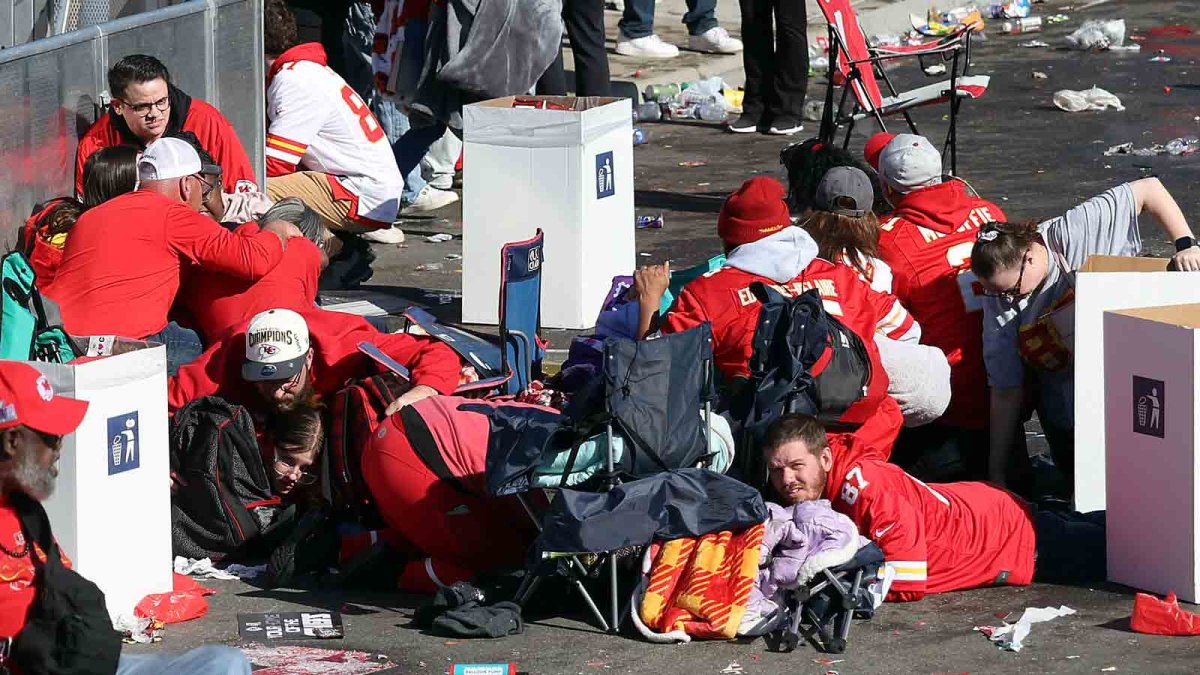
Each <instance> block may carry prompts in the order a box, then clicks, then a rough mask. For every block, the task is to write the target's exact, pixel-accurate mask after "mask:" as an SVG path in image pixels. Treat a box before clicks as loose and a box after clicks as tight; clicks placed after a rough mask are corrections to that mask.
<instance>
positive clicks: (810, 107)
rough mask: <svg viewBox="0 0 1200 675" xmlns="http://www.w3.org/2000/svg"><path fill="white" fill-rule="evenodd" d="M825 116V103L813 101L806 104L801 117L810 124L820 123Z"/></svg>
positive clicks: (818, 100) (819, 100)
mask: <svg viewBox="0 0 1200 675" xmlns="http://www.w3.org/2000/svg"><path fill="white" fill-rule="evenodd" d="M824 115H825V101H823V100H821V99H813V100H809V101H805V102H804V108H803V112H802V113H801V116H802V117H803V118H804V119H805V120H807V121H809V122H820V121H821V118H822V117H824Z"/></svg>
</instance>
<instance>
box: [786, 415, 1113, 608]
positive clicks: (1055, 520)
mask: <svg viewBox="0 0 1200 675" xmlns="http://www.w3.org/2000/svg"><path fill="white" fill-rule="evenodd" d="M763 453H764V460H765V462H766V464H767V466H768V468H769V471H770V473H769V478H770V484H771V488H772V489H773V490H774V491H775V493H776V496H777V497H778V498H779V499H780V501H782V502H783V503H785V504H796V503H799V502H803V501H809V500H813V499H828V500H829V501H830V502H832V504H833V508H834V510H835V511H838V512H840V513H844V514H846V515H848V516H850V518H851V519H852V520H854V522H855V524H856V525H858V530H859V532H860V533H861V534H862V535H863V536H864V537H867V538H869V539H871V540H873V541H874V542H875V543H876V544H878V545H879V547H880V548H881V549H883V555H884V558H885V566H886V567H885V573H886V574H889V575H894V578H893V581H892V584H891V590H890V591H889V592H888V596H887V599H888V600H890V601H908V600H920V599H921V598H922V597H923V596H924V595H925V594H926V593H944V592H946V591H958V590H965V589H969V588H980V587H984V586H1002V585H1008V586H1026V585H1028V584H1029V583H1031V582H1032V581H1034V580H1037V581H1048V582H1057V583H1070V582H1076V583H1082V582H1090V581H1103V580H1104V578H1105V571H1106V566H1105V537H1104V513H1103V512H1097V513H1093V514H1087V515H1083V514H1078V513H1068V512H1062V511H1048V510H1043V509H1039V508H1038V507H1036V506H1034V505H1032V504H1029V503H1028V502H1025V501H1024V500H1022V499H1021V498H1019V497H1017V496H1016V495H1014V494H1012V493H1011V492H1008V491H1007V490H1004V489H1001V488H998V487H995V486H993V485H989V484H987V483H974V482H960V483H929V484H926V483H923V482H921V481H919V480H917V479H916V478H913V477H912V476H910V475H909V474H907V473H905V472H904V470H903V469H901V468H900V467H898V466H896V465H895V464H891V463H889V462H888V452H887V451H885V450H880V449H879V448H877V447H875V446H873V445H871V444H869V443H867V442H864V441H863V440H862V439H861V438H859V437H857V436H855V435H854V434H836V435H833V436H830V437H827V436H826V433H825V428H824V427H823V426H822V425H821V423H820V422H818V421H817V420H816V419H814V418H812V417H810V416H808V415H800V414H790V415H785V416H784V417H782V418H780V419H779V420H777V421H776V422H775V423H774V424H773V425H772V426H771V428H770V430H769V431H768V432H767V438H766V442H765V444H764V445H763Z"/></svg>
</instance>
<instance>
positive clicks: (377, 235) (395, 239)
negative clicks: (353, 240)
mask: <svg viewBox="0 0 1200 675" xmlns="http://www.w3.org/2000/svg"><path fill="white" fill-rule="evenodd" d="M359 236H360V237H362V238H363V239H366V240H367V241H369V242H371V243H373V244H403V243H404V230H402V229H400V228H398V227H396V226H395V225H393V226H391V227H385V228H383V229H379V230H371V231H370V232H364V233H362V234H360V235H359Z"/></svg>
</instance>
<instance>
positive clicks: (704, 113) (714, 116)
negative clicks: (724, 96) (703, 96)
mask: <svg viewBox="0 0 1200 675" xmlns="http://www.w3.org/2000/svg"><path fill="white" fill-rule="evenodd" d="M696 117H699V118H700V119H702V120H704V121H705V122H724V121H725V120H726V119H728V118H729V113H728V112H727V111H726V110H725V104H724V101H723V100H722V101H721V102H715V101H714V102H711V103H705V104H703V105H701V106H700V107H698V108H697V109H696Z"/></svg>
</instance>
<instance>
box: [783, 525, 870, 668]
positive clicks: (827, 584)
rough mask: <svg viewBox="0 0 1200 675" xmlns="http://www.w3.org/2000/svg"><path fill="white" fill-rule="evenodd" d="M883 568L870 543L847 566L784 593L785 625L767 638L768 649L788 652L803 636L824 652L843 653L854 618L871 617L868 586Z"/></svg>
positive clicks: (844, 565) (827, 571) (821, 574)
mask: <svg viewBox="0 0 1200 675" xmlns="http://www.w3.org/2000/svg"><path fill="white" fill-rule="evenodd" d="M882 565H883V551H882V550H880V549H879V547H878V546H877V545H875V544H874V543H869V544H867V545H866V546H863V547H862V548H860V549H858V552H857V553H855V554H854V558H853V559H851V560H850V561H849V562H847V563H845V564H843V565H838V566H837V567H832V568H826V569H823V570H821V572H820V573H819V574H817V576H816V577H814V578H813V579H812V581H810V582H809V583H808V584H807V585H806V586H802V587H800V588H798V589H796V590H794V591H788V592H786V593H785V594H784V607H783V610H784V624H783V625H782V626H781V627H780V628H779V629H777V630H776V631H774V632H772V633H770V634H769V635H768V636H767V642H768V645H769V646H770V647H771V649H774V650H776V651H782V652H790V651H792V650H793V649H795V648H796V646H797V645H799V644H800V638H801V637H802V636H803V637H807V638H808V639H810V640H812V641H813V643H814V645H815V646H816V647H817V648H819V649H821V650H823V651H826V652H830V653H834V654H841V653H843V652H845V651H846V639H847V638H848V637H849V635H850V623H851V622H852V621H853V620H854V617H855V616H856V615H859V616H862V617H864V618H869V617H870V615H872V614H874V601H873V599H872V597H871V594H870V592H869V591H868V590H867V586H868V584H869V583H870V580H872V579H874V578H875V577H876V575H877V574H878V573H879V568H880V567H881V566H882ZM864 582H866V583H864Z"/></svg>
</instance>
